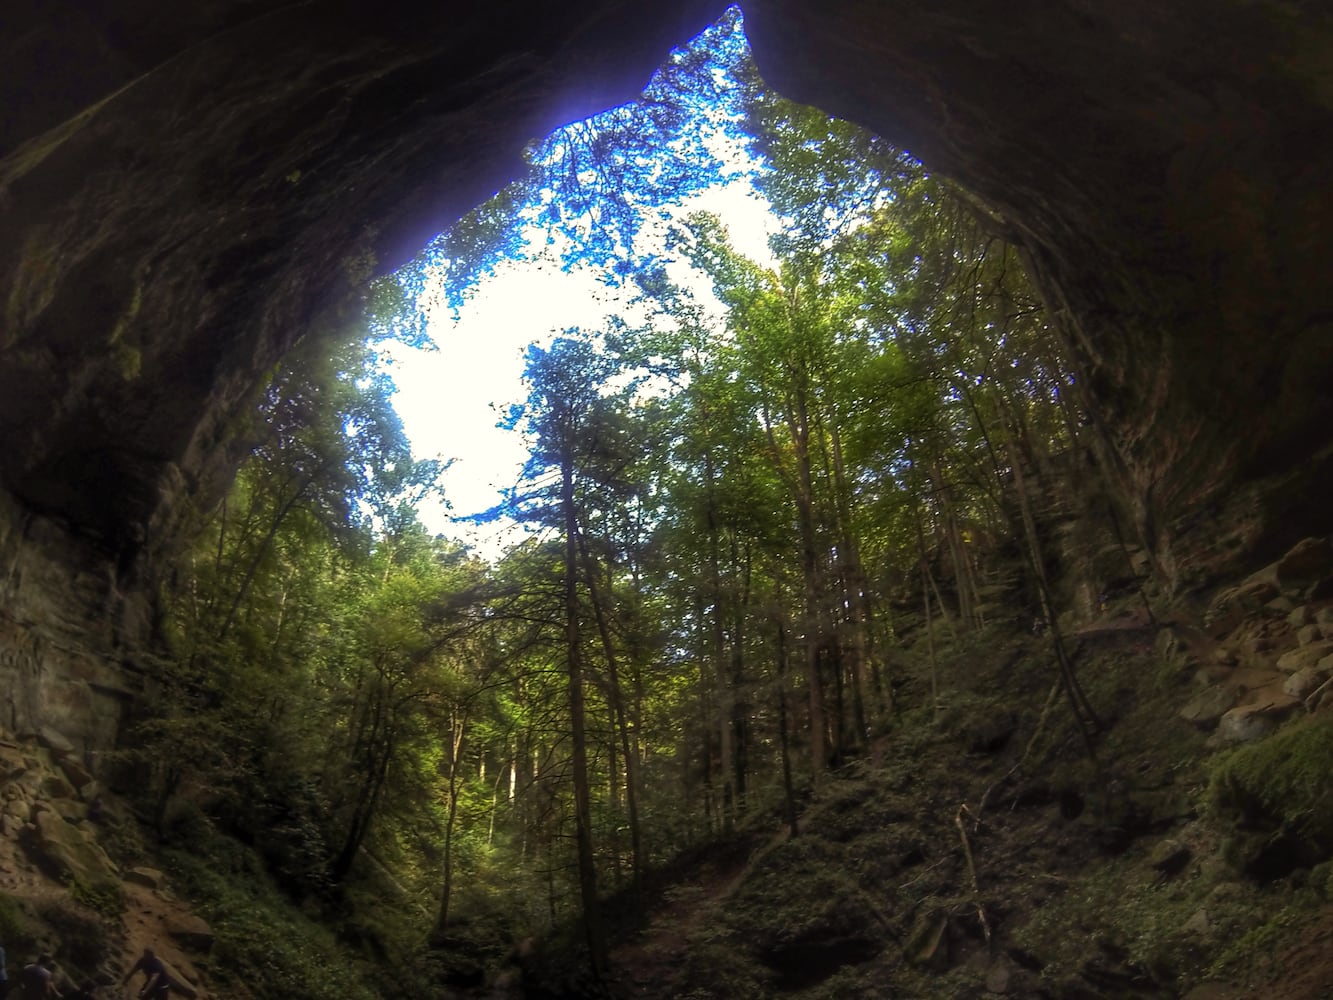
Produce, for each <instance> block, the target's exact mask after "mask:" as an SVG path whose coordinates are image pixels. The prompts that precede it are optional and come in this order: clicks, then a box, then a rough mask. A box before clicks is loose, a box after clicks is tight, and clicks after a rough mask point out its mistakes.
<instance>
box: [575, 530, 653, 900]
mask: <svg viewBox="0 0 1333 1000" xmlns="http://www.w3.org/2000/svg"><path fill="white" fill-rule="evenodd" d="M579 549H580V552H581V554H582V557H583V574H584V578H585V579H586V581H587V584H588V593H589V595H590V597H591V599H592V608H593V617H594V618H595V620H596V622H597V632H598V635H599V636H600V637H601V640H602V653H603V655H604V656H605V657H606V672H607V677H608V679H609V681H610V684H609V688H610V695H611V697H610V702H611V707H612V712H613V715H614V720H615V726H616V731H617V732H618V733H619V734H620V746H621V753H622V755H623V757H624V761H625V808H626V811H627V813H628V817H629V837H630V851H631V857H632V859H633V871H632V872H631V879H632V881H633V885H634V894H635V897H636V898H637V897H638V895H639V893H640V891H641V890H642V888H643V867H644V858H643V838H642V834H641V831H640V829H639V797H638V770H639V768H638V761H637V760H636V758H635V755H634V747H633V744H632V742H631V735H630V724H629V719H628V717H627V715H626V712H625V698H624V694H623V692H622V691H621V689H620V671H619V669H618V667H617V662H616V661H617V656H616V650H615V645H614V643H613V642H612V639H611V628H610V625H609V624H608V622H607V611H606V608H607V602H606V601H605V600H604V599H603V597H602V593H601V589H600V587H599V586H598V583H597V575H596V567H595V566H594V565H593V560H592V554H591V553H590V552H589V551H588V544H587V540H586V539H585V538H584V537H583V535H582V534H580V535H579ZM611 753H612V755H613V758H614V753H615V746H614V743H613V745H612V747H611ZM609 770H610V772H611V782H612V784H613V785H614V784H615V781H616V766H615V761H614V759H613V760H612V762H611V766H610V768H609ZM613 795H614V793H613ZM617 854H619V852H617Z"/></svg>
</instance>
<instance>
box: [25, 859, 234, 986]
mask: <svg viewBox="0 0 1333 1000" xmlns="http://www.w3.org/2000/svg"><path fill="white" fill-rule="evenodd" d="M121 888H122V890H123V891H124V895H125V909H124V911H123V913H122V915H121V917H120V919H119V920H104V921H103V927H104V929H105V931H106V934H107V939H108V941H109V943H110V949H109V955H110V957H109V960H108V961H107V962H105V963H103V966H102V968H101V969H100V970H97V971H98V974H99V977H100V978H106V977H108V976H110V975H114V976H115V979H116V982H115V984H114V985H110V984H102V985H101V987H100V995H101V996H102V997H104V998H108V1000H119V998H120V997H121V996H122V995H123V996H125V997H133V996H135V994H136V990H137V987H138V986H139V985H141V984H142V980H141V979H140V978H139V977H137V976H136V978H135V980H133V981H131V983H130V984H129V985H128V986H126V987H124V988H123V990H122V988H121V987H120V985H119V983H120V977H121V976H123V975H124V973H125V971H126V970H127V969H129V967H130V966H131V965H133V964H134V961H135V959H137V958H138V957H139V956H140V955H141V954H142V953H143V950H144V948H152V949H153V950H154V951H156V952H157V953H158V954H160V955H161V956H162V957H163V958H165V959H166V960H167V961H168V962H170V963H171V964H172V965H173V966H175V967H176V969H177V970H178V971H179V972H180V973H181V974H182V975H184V976H185V977H186V978H187V979H191V980H193V981H198V978H199V977H198V972H197V969H196V968H195V966H194V964H193V962H192V961H191V960H190V958H189V957H188V956H187V955H186V954H185V952H184V951H182V950H181V949H180V948H179V947H178V946H177V945H176V943H175V942H174V940H173V939H172V936H171V931H172V929H174V928H180V927H185V926H188V925H189V924H190V922H191V921H192V920H193V919H194V915H193V912H192V911H191V909H190V907H189V906H187V905H186V904H185V903H184V902H182V901H181V900H179V899H177V898H176V897H175V896H174V894H172V893H171V892H170V890H169V888H162V889H153V888H150V887H148V886H145V885H139V884H137V883H135V882H131V881H122V883H121ZM0 892H4V893H5V894H7V895H9V896H12V897H13V898H14V899H15V900H17V901H18V902H19V903H20V904H21V905H23V906H24V907H25V909H27V910H30V911H34V912H37V911H42V910H44V909H46V908H49V907H53V906H61V907H66V908H71V909H73V908H76V907H77V906H78V904H77V903H76V902H75V901H74V899H73V898H72V896H71V894H70V892H69V889H67V888H66V887H65V886H64V885H63V884H61V883H60V882H59V881H57V880H56V879H53V878H51V877H50V876H48V875H47V874H46V873H44V872H43V871H42V870H41V869H40V868H39V867H38V866H37V864H36V863H35V862H34V861H33V860H32V859H31V858H30V857H29V856H28V853H27V851H26V850H25V849H24V847H23V846H22V844H21V843H20V841H19V840H17V839H14V838H12V837H7V836H0ZM44 945H45V946H46V947H49V948H50V949H51V952H52V954H53V955H54V956H55V959H56V964H57V970H58V977H59V978H58V981H59V983H60V986H61V988H62V989H64V988H65V987H67V986H70V985H71V984H69V983H68V982H66V981H65V979H64V975H65V974H73V971H74V970H73V969H71V968H69V966H70V962H69V961H68V960H67V958H66V955H67V954H68V953H69V952H71V951H72V950H75V949H77V948H78V947H79V942H71V941H62V940H54V941H46V942H44ZM7 950H8V960H9V961H8V964H9V972H10V975H11V976H13V975H15V974H16V973H17V971H18V970H19V969H21V968H22V967H23V965H25V964H27V963H28V962H31V961H33V960H34V959H35V958H36V957H37V956H36V955H26V954H21V953H18V952H17V951H16V949H14V948H13V947H12V946H10V947H9V948H8V949H7ZM62 966H64V969H63V971H62V969H61V967H62ZM80 971H82V972H84V973H89V972H91V970H88V969H83V970H80ZM199 995H200V997H208V996H209V993H208V992H207V991H204V990H200V993H199Z"/></svg>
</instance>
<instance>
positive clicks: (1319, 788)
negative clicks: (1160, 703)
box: [1209, 714, 1333, 874]
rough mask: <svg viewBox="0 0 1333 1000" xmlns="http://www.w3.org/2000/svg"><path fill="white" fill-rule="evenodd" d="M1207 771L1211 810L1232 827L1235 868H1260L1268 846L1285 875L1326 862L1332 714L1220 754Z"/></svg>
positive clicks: (1331, 823)
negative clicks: (1279, 859) (1281, 861)
mask: <svg viewBox="0 0 1333 1000" xmlns="http://www.w3.org/2000/svg"><path fill="white" fill-rule="evenodd" d="M1211 772H1212V773H1211V776H1210V781H1209V799H1210V802H1211V804H1212V806H1213V808H1214V809H1215V810H1216V811H1217V813H1218V814H1219V815H1220V816H1221V817H1223V818H1225V819H1229V820H1231V821H1233V822H1234V823H1236V824H1237V826H1238V827H1239V831H1238V832H1239V833H1240V834H1241V836H1239V837H1238V838H1237V839H1236V841H1235V842H1234V843H1233V860H1235V861H1236V862H1237V863H1238V864H1240V865H1242V866H1243V867H1246V868H1248V869H1250V870H1256V866H1259V867H1261V868H1265V870H1266V866H1267V865H1268V862H1269V861H1273V860H1274V858H1273V857H1272V855H1273V854H1274V851H1273V848H1274V847H1275V846H1280V848H1281V852H1280V853H1281V855H1282V856H1283V857H1285V858H1286V861H1285V864H1287V865H1288V870H1290V869H1292V868H1296V867H1305V866H1309V865H1312V864H1316V863H1318V862H1320V861H1322V860H1325V859H1327V858H1329V857H1330V856H1333V795H1330V793H1329V774H1330V773H1333V716H1330V715H1327V714H1324V715H1317V716H1310V717H1308V718H1304V719H1300V720H1297V721H1296V722H1293V723H1291V724H1289V725H1287V726H1285V727H1284V728H1282V729H1281V730H1279V731H1278V732H1277V733H1274V734H1273V735H1272V736H1271V737H1269V738H1268V739H1265V740H1262V741H1260V742H1257V743H1254V744H1250V745H1247V746H1243V747H1239V748H1237V749H1235V750H1232V751H1230V752H1229V753H1226V754H1222V755H1220V756H1219V757H1217V758H1216V759H1215V760H1214V761H1213V764H1212V767H1211ZM1247 833H1248V834H1249V836H1245V834H1247ZM1268 874H1284V872H1268Z"/></svg>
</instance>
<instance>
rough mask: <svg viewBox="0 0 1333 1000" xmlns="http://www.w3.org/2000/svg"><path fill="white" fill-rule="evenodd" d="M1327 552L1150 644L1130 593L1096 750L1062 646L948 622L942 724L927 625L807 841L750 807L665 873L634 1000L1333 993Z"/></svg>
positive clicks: (1113, 642)
mask: <svg viewBox="0 0 1333 1000" xmlns="http://www.w3.org/2000/svg"><path fill="white" fill-rule="evenodd" d="M1312 551H1313V552H1319V551H1323V549H1322V543H1314V542H1311V543H1308V544H1307V545H1306V546H1304V548H1303V549H1301V550H1298V551H1297V552H1296V553H1294V554H1293V556H1290V557H1288V559H1286V560H1284V561H1282V562H1281V563H1279V564H1276V565H1275V566H1273V567H1269V569H1268V570H1267V571H1265V572H1263V573H1260V574H1257V575H1256V576H1255V577H1253V578H1251V579H1249V580H1247V581H1245V582H1243V583H1242V584H1240V585H1239V586H1237V587H1232V588H1224V589H1223V590H1221V591H1220V592H1219V593H1218V594H1217V595H1216V596H1215V597H1214V598H1213V600H1212V601H1211V603H1210V604H1209V605H1208V606H1207V610H1205V611H1203V612H1202V613H1199V612H1193V613H1191V612H1190V611H1189V609H1188V608H1186V607H1184V606H1181V607H1177V608H1173V609H1171V611H1172V617H1173V618H1174V619H1175V620H1174V622H1173V623H1172V624H1170V625H1167V626H1165V627H1162V628H1160V629H1158V628H1157V627H1155V626H1153V625H1152V624H1150V623H1149V622H1148V621H1147V620H1146V616H1145V615H1144V614H1143V611H1142V608H1141V606H1140V605H1139V604H1138V599H1137V597H1135V598H1134V599H1132V600H1131V599H1129V598H1126V599H1125V600H1124V601H1123V602H1122V603H1121V604H1112V605H1110V606H1109V607H1107V608H1106V609H1105V610H1104V611H1103V612H1102V613H1101V614H1100V615H1099V616H1098V617H1096V618H1095V619H1094V620H1091V621H1087V622H1084V623H1081V624H1080V625H1078V626H1077V627H1075V628H1072V629H1071V630H1070V632H1069V634H1068V635H1067V636H1066V637H1065V642H1066V644H1067V646H1068V649H1069V653H1070V657H1071V659H1072V661H1073V663H1074V665H1075V667H1076V670H1077V676H1078V679H1079V681H1080V682H1081V684H1082V685H1083V687H1084V688H1085V690H1086V693H1087V695H1088V698H1089V701H1090V703H1091V705H1092V707H1093V708H1094V709H1095V711H1096V714H1097V716H1098V719H1099V721H1100V723H1101V727H1100V729H1099V730H1098V731H1097V732H1096V733H1095V735H1093V736H1092V739H1091V743H1092V746H1093V748H1094V749H1095V754H1096V756H1095V758H1090V757H1089V755H1088V752H1087V750H1086V749H1085V746H1084V742H1083V739H1082V737H1081V735H1080V733H1079V729H1078V727H1077V726H1076V725H1075V723H1074V721H1073V715H1072V713H1071V711H1070V708H1069V706H1068V704H1067V702H1066V701H1065V699H1064V697H1063V695H1062V694H1061V691H1060V687H1059V685H1058V684H1057V682H1056V667H1055V657H1054V654H1053V652H1052V644H1051V637H1050V636H1049V635H1042V636H1033V635H1031V634H1030V633H1028V632H1025V631H1024V630H1022V629H1020V628H1018V627H1017V626H1016V624H1006V623H1000V624H996V625H992V626H991V627H989V628H987V629H986V630H984V631H982V632H980V633H976V634H973V635H970V636H961V637H959V638H958V639H957V640H956V641H955V640H953V639H952V638H951V637H950V635H949V633H948V631H947V630H946V629H944V628H940V629H939V631H938V634H937V635H936V636H935V639H936V642H937V644H938V646H939V647H941V648H942V650H945V652H942V653H941V659H940V663H939V676H938V685H939V690H940V698H939V707H938V711H935V712H932V710H931V708H930V707H929V690H930V680H929V665H928V659H927V654H926V650H925V643H924V641H922V639H923V637H922V636H921V634H920V631H919V630H918V632H917V633H916V635H915V637H914V638H915V641H914V642H909V645H908V647H907V649H906V650H905V653H904V656H903V658H902V660H901V661H900V663H899V665H898V669H899V671H900V673H899V679H900V681H901V683H900V684H899V686H898V698H899V704H900V706H902V712H901V714H900V715H899V720H898V723H897V725H896V726H895V727H894V728H893V730H892V731H891V732H889V733H887V734H884V735H881V736H878V737H876V738H875V739H874V740H873V741H871V743H870V745H869V747H868V748H867V752H866V755H865V756H864V757H862V758H860V759H857V760H854V761H851V762H849V763H848V764H847V765H846V766H845V767H843V768H842V769H841V771H840V772H838V774H837V775H836V777H834V778H833V779H831V780H830V781H829V782H828V784H827V786H826V787H824V788H823V789H821V790H820V791H819V792H818V793H817V794H815V795H814V796H813V797H812V799H811V800H810V802H809V803H808V805H807V807H806V809H805V812H804V813H803V815H802V816H801V817H800V820H799V836H796V837H792V836H790V835H789V831H787V830H786V829H785V828H779V827H778V824H777V822H776V820H775V819H774V818H773V817H772V816H771V815H767V814H766V815H762V816H758V815H757V816H754V817H753V818H752V821H751V822H750V823H749V824H748V825H747V826H746V828H745V829H744V830H742V831H738V832H737V834H736V836H735V837H734V839H732V840H730V841H728V842H726V843H722V844H719V845H717V846H716V848H715V849H714V850H713V851H710V852H707V853H704V854H702V855H701V856H700V857H699V858H698V859H697V864H696V865H695V866H694V867H692V868H688V869H682V870H680V871H678V872H676V873H674V880H673V881H672V883H671V884H670V885H669V886H667V887H665V888H664V889H663V891H662V892H661V893H660V895H659V896H658V899H657V904H656V907H655V909H654V914H653V917H652V918H651V920H650V922H649V923H648V925H647V926H646V927H644V928H643V929H642V930H641V931H639V932H638V933H637V934H634V935H632V936H627V937H626V938H625V940H623V941H622V943H621V945H620V947H619V949H618V951H617V953H616V958H617V963H618V976H619V979H618V987H619V989H620V991H621V993H622V994H623V995H625V996H633V997H642V998H668V997H676V998H679V997H692V998H698V1000H702V998H708V997H728V998H734V997H755V998H758V997H770V996H790V997H802V998H816V997H827V998H839V1000H847V998H854V997H865V998H871V997H886V996H902V997H965V996H966V997H970V996H981V995H987V994H991V995H1009V996H1022V997H1051V998H1057V997H1059V998H1069V997H1087V998H1094V997H1145V998H1146V997H1180V996H1188V997H1190V998H1192V1000H1204V998H1214V1000H1221V998H1240V997H1260V996H1262V997H1281V998H1289V1000H1295V998H1311V1000H1313V998H1316V997H1326V996H1328V995H1330V993H1329V991H1330V990H1333V959H1330V957H1329V953H1328V947H1327V946H1328V943H1329V941H1330V940H1333V906H1331V905H1330V903H1331V902H1333V883H1330V873H1333V865H1330V855H1331V854H1333V813H1330V803H1329V799H1328V784H1327V777H1326V776H1327V773H1328V771H1329V767H1330V765H1333V714H1330V704H1329V701H1328V700H1325V699H1324V697H1323V694H1322V689H1320V688H1319V684H1321V683H1324V682H1325V681H1327V678H1328V675H1329V667H1330V666H1333V660H1329V659H1327V657H1328V645H1329V644H1328V640H1325V639H1323V638H1321V636H1322V634H1323V629H1324V627H1325V626H1324V624H1323V623H1324V622H1327V621H1329V620H1330V618H1333V601H1330V600H1328V598H1327V596H1325V594H1326V585H1325V584H1322V583H1316V580H1315V578H1316V577H1318V578H1319V579H1320V580H1323V579H1324V578H1325V574H1326V573H1327V571H1328V564H1327V562H1326V561H1325V562H1322V563H1318V565H1319V569H1318V571H1317V572H1315V573H1311V572H1309V570H1308V568H1305V569H1300V568H1299V567H1297V565H1296V563H1297V562H1298V561H1300V559H1301V558H1302V556H1301V553H1302V552H1305V553H1309V552H1312ZM1315 562H1316V563H1317V562H1318V561H1317V560H1315ZM1312 594H1313V595H1314V597H1315V599H1314V600H1308V599H1307V598H1309V597H1311V595H1312ZM1316 691H1320V693H1315V692H1316ZM1292 692H1294V693H1292ZM1284 720H1285V721H1284ZM568 995H574V994H573V993H570V994H568Z"/></svg>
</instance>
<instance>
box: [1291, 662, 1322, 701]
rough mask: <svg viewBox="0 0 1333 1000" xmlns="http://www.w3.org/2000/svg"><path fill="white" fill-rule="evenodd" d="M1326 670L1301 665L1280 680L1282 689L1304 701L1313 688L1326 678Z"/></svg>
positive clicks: (1312, 691)
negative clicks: (1283, 679) (1284, 678)
mask: <svg viewBox="0 0 1333 1000" xmlns="http://www.w3.org/2000/svg"><path fill="white" fill-rule="evenodd" d="M1328 676H1329V675H1328V671H1326V670H1320V669H1318V668H1317V667H1303V668H1301V669H1300V670H1297V671H1296V672H1295V673H1294V674H1292V675H1291V676H1289V677H1288V678H1287V679H1286V680H1285V681H1283V682H1282V690H1283V691H1284V692H1285V693H1287V694H1289V695H1291V696H1292V697H1293V698H1299V699H1301V700H1302V701H1304V700H1305V699H1306V698H1308V697H1309V696H1310V695H1311V694H1312V693H1314V690H1315V689H1316V688H1317V687H1319V685H1320V684H1323V683H1324V681H1326V680H1328Z"/></svg>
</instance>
